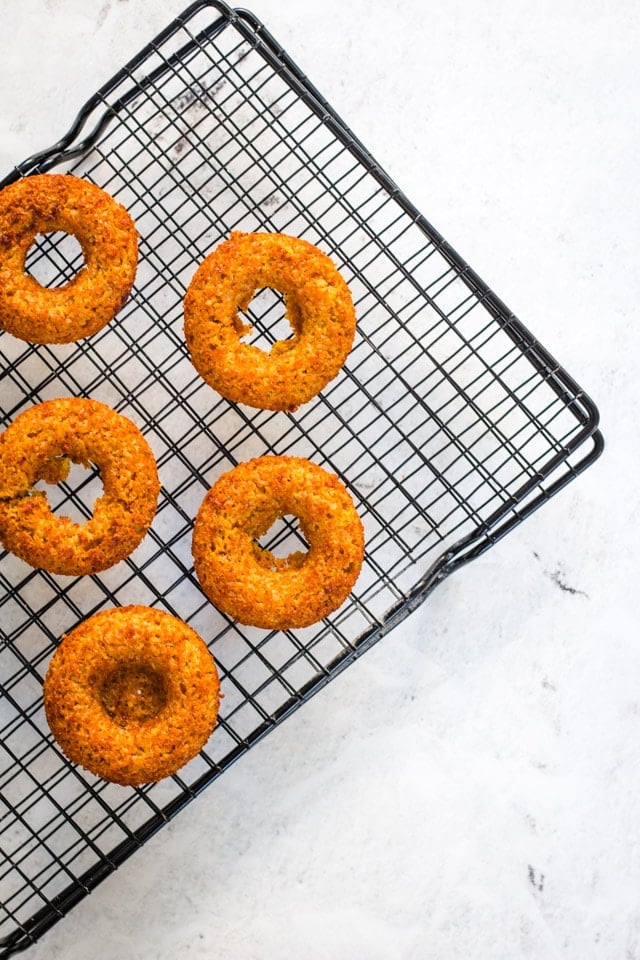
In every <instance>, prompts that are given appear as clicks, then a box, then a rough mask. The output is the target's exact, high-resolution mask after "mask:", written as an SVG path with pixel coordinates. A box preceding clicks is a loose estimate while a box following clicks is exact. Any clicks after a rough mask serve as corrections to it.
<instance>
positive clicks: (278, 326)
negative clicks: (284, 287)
mask: <svg viewBox="0 0 640 960" xmlns="http://www.w3.org/2000/svg"><path fill="white" fill-rule="evenodd" d="M249 306H250V308H251V312H250V313H249V312H248V310H247V312H244V311H242V310H239V311H238V315H239V317H240V320H241V321H242V322H243V323H246V324H247V325H249V326H250V327H251V333H248V332H247V333H245V335H244V336H241V337H240V339H241V340H242V341H243V342H245V343H248V344H250V345H251V346H252V347H257V348H258V349H259V350H263V351H264V352H265V353H270V352H271V349H272V347H273V345H274V343H285V342H286V341H288V340H291V341H292V340H293V337H294V335H295V331H294V330H293V328H292V326H291V324H290V323H289V320H288V319H287V313H286V307H285V302H284V297H283V295H282V294H281V293H280V292H279V291H278V290H273V289H271V288H270V287H265V288H264V289H262V290H258V291H257V293H256V294H255V295H254V297H253V299H252V300H251V303H250V305H249Z"/></svg>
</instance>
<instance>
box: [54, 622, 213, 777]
mask: <svg viewBox="0 0 640 960" xmlns="http://www.w3.org/2000/svg"><path fill="white" fill-rule="evenodd" d="M219 701H220V685H219V681H218V673H217V669H216V666H215V663H214V660H213V657H212V656H211V653H210V652H209V650H208V649H207V646H206V644H205V643H204V641H203V640H202V639H201V637H199V636H198V634H197V633H196V632H195V631H194V630H193V629H192V628H191V627H189V626H188V625H187V624H186V623H184V622H183V621H182V620H179V619H178V618H177V617H174V616H172V615H171V614H169V613H166V612H164V611H161V610H154V609H152V608H150V607H144V606H129V607H116V608H115V609H112V610H104V611H101V612H100V613H96V614H94V615H93V616H92V617H89V618H88V619H87V620H85V621H83V622H82V623H81V624H79V625H78V626H77V627H76V628H75V629H74V630H72V631H71V632H70V633H69V634H67V635H66V636H64V637H63V639H62V641H61V643H60V645H59V646H58V648H57V649H56V651H55V653H54V655H53V657H52V659H51V661H50V664H49V667H48V670H47V674H46V676H45V681H44V709H45V714H46V717H47V722H48V724H49V727H50V728H51V732H52V733H53V735H54V737H55V739H56V740H57V742H58V744H59V746H60V747H61V749H62V750H63V752H64V753H65V755H66V756H67V757H68V759H69V760H71V761H72V762H73V763H77V764H79V765H80V766H82V767H84V768H85V769H87V770H89V771H91V772H92V773H94V774H96V775H97V776H100V777H102V778H104V779H105V780H110V781H112V782H114V783H119V784H122V785H132V786H136V785H140V784H143V783H151V782H155V781H157V780H161V779H162V778H163V777H168V776H170V775H171V774H173V773H175V772H176V771H177V770H179V769H180V767H182V766H184V764H185V763H187V762H188V761H189V760H191V759H192V758H193V757H195V756H196V754H198V753H199V752H200V750H201V749H202V748H203V746H204V745H205V743H206V742H207V740H208V739H209V737H210V736H211V733H212V732H213V729H214V727H215V724H216V718H217V714H218V705H219Z"/></svg>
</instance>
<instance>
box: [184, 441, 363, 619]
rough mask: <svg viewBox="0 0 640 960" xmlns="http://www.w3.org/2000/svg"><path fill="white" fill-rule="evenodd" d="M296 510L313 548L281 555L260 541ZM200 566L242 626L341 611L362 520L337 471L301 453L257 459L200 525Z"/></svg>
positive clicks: (238, 471)
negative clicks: (330, 471) (299, 454)
mask: <svg viewBox="0 0 640 960" xmlns="http://www.w3.org/2000/svg"><path fill="white" fill-rule="evenodd" d="M286 515H294V516H296V517H297V518H298V520H299V525H300V531H301V532H302V534H303V536H304V538H305V539H306V541H307V543H308V544H309V550H308V551H307V552H305V551H296V552H295V553H292V554H290V555H289V556H288V557H284V558H279V557H276V556H274V555H273V553H271V552H270V551H269V550H265V549H263V548H262V547H260V546H259V544H257V543H256V539H257V538H258V537H261V536H263V534H265V533H266V532H267V531H268V530H269V528H270V527H271V526H272V524H273V523H274V522H275V521H276V520H277V518H278V517H283V516H286ZM192 549H193V558H194V563H195V570H196V574H197V576H198V579H199V581H200V584H201V586H202V589H203V590H204V592H205V594H206V595H207V596H208V597H209V599H210V600H211V601H212V603H214V604H215V605H216V606H217V607H219V608H220V610H223V611H224V612H225V613H227V614H229V615H230V616H232V617H235V618H236V619H237V620H239V621H240V622H241V623H244V624H247V625H251V626H255V627H265V628H267V629H273V630H286V629H289V628H291V627H305V626H308V625H310V624H312V623H315V622H316V621H317V620H320V619H321V618H322V617H325V616H327V614H329V613H331V611H333V610H335V609H337V608H338V607H339V606H340V605H341V603H342V602H343V601H344V600H345V599H346V597H347V596H348V594H349V592H350V590H351V588H352V587H353V585H354V583H355V582H356V579H357V577H358V574H359V572H360V567H361V565H362V558H363V551H364V532H363V528H362V523H361V521H360V517H359V516H358V513H357V511H356V509H355V506H354V504H353V501H352V499H351V497H350V495H349V493H348V492H347V489H346V488H345V487H344V485H343V484H342V483H341V481H340V480H339V479H338V478H337V477H336V476H335V475H334V474H332V473H328V472H327V471H326V470H324V469H323V468H322V467H319V466H317V464H314V463H311V462H310V461H309V460H305V459H302V458H300V457H276V456H265V457H257V458H256V459H255V460H249V461H248V462H246V463H241V464H239V465H238V466H237V467H234V468H233V469H232V470H230V471H228V472H227V473H224V474H223V475H222V476H221V477H219V478H218V480H217V481H216V482H215V483H214V485H213V486H212V487H211V489H210V490H209V491H208V493H207V494H206V496H205V498H204V500H203V502H202V504H201V506H200V509H199V510H198V514H197V516H196V521H195V525H194V529H193V540H192Z"/></svg>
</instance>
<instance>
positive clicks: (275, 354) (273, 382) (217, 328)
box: [184, 232, 356, 410]
mask: <svg viewBox="0 0 640 960" xmlns="http://www.w3.org/2000/svg"><path fill="white" fill-rule="evenodd" d="M264 287H270V288H272V289H275V290H278V291H279V292H280V293H282V294H283V296H284V302H285V308H286V317H287V319H288V321H289V323H290V324H291V327H292V329H293V336H292V337H291V338H290V339H288V340H278V341H277V342H276V343H274V344H273V346H272V348H271V350H270V352H268V353H267V352H266V351H264V350H261V349H260V348H259V347H257V346H255V345H253V344H248V343H243V342H242V340H241V337H244V336H245V335H247V334H249V333H250V332H251V326H250V325H249V324H247V323H245V322H244V321H243V320H242V319H241V318H240V316H239V315H238V310H239V309H240V310H246V309H247V307H248V306H249V303H250V302H251V300H252V298H253V296H254V295H255V293H256V291H257V290H259V289H262V288H264ZM355 329H356V315H355V311H354V307H353V301H352V299H351V294H350V292H349V288H348V286H347V284H346V282H345V281H344V279H343V278H342V276H341V275H340V273H339V272H338V270H337V268H336V267H335V265H334V263H333V262H332V260H331V259H330V258H329V257H328V256H327V255H326V254H325V253H323V252H322V251H321V250H319V249H318V248H317V247H315V246H313V244H311V243H308V242H307V241H306V240H302V239H300V238H297V237H289V236H286V235H285V234H280V233H239V232H234V233H232V234H231V236H230V237H229V239H228V240H225V241H224V242H223V243H221V244H220V246H218V247H217V248H216V249H215V250H214V251H213V253H211V254H209V256H208V257H207V258H206V259H205V260H204V261H203V262H202V263H201V264H200V266H199V267H198V269H197V271H196V273H195V275H194V277H193V280H192V281H191V283H190V285H189V288H188V290H187V293H186V296H185V299H184V331H185V337H186V341H187V346H188V348H189V352H190V355H191V360H192V362H193V364H194V366H195V367H196V369H197V371H198V372H199V373H200V375H201V376H202V377H203V379H204V380H206V382H207V383H209V384H210V385H211V386H212V387H214V388H215V389H216V390H217V391H218V392H219V393H221V394H222V395H223V396H224V397H226V398H227V399H228V400H233V401H235V402H237V403H245V404H248V405H249V406H253V407H259V408H263V409H266V410H295V409H296V408H297V407H298V406H300V404H303V403H306V402H307V401H309V400H311V398H312V397H314V396H315V395H316V394H317V393H318V392H319V391H320V390H322V389H323V387H325V386H326V384H327V383H329V381H330V380H332V379H333V378H334V377H335V376H336V375H337V374H338V372H339V371H340V369H341V367H342V366H343V364H344V362H345V360H346V358H347V355H348V353H349V351H350V349H351V346H352V343H353V338H354V334H355Z"/></svg>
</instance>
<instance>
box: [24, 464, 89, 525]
mask: <svg viewBox="0 0 640 960" xmlns="http://www.w3.org/2000/svg"><path fill="white" fill-rule="evenodd" d="M34 489H35V490H40V491H43V492H44V493H46V495H47V500H48V502H49V507H50V509H51V512H52V513H53V514H54V515H55V516H57V517H68V518H69V520H73V522H74V523H81V524H82V523H86V522H87V520H90V519H91V517H92V516H93V507H94V504H95V502H96V500H97V499H98V497H100V496H102V494H103V493H104V488H103V485H102V478H101V477H100V471H99V470H98V468H97V467H96V466H95V465H94V464H91V465H90V466H89V467H84V466H82V465H81V464H78V463H71V462H70V461H69V460H68V459H66V458H65V457H54V458H53V459H52V460H49V461H48V462H47V464H46V466H45V469H44V470H43V471H42V475H41V479H40V480H38V482H37V483H36V484H35V486H34Z"/></svg>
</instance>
